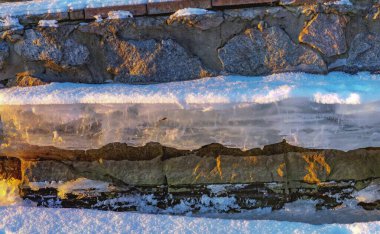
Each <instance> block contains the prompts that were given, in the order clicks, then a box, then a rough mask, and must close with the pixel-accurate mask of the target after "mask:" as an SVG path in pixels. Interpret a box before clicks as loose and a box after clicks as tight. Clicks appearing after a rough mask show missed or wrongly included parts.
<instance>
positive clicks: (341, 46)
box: [299, 14, 347, 57]
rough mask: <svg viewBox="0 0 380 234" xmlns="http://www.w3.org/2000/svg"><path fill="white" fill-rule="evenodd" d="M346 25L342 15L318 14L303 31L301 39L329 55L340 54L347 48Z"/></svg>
mask: <svg viewBox="0 0 380 234" xmlns="http://www.w3.org/2000/svg"><path fill="white" fill-rule="evenodd" d="M345 25H346V20H345V19H344V18H343V17H342V16H338V15H333V14H318V15H317V16H315V17H314V18H313V19H312V20H311V21H310V22H309V23H308V24H307V25H306V27H305V28H304V29H303V30H302V31H301V33H300V35H299V40H300V42H303V43H305V44H308V45H310V46H311V47H313V48H315V49H317V50H319V51H321V53H323V54H324V55H326V56H328V57H331V56H335V55H340V54H343V53H345V52H346V50H347V45H346V37H345V34H344V28H345Z"/></svg>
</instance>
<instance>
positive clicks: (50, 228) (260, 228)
mask: <svg viewBox="0 0 380 234" xmlns="http://www.w3.org/2000/svg"><path fill="white" fill-rule="evenodd" d="M2 232H4V233H324V234H328V233H380V222H368V223H354V224H328V225H311V224H305V223H296V222H280V221H266V220H257V221H256V220H228V219H208V218H191V217H181V216H166V215H148V214H137V213H115V212H104V211H95V210H75V209H47V208H32V207H0V233H2Z"/></svg>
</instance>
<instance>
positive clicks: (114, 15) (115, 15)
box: [107, 11, 133, 19]
mask: <svg viewBox="0 0 380 234" xmlns="http://www.w3.org/2000/svg"><path fill="white" fill-rule="evenodd" d="M126 18H133V15H132V13H131V12H129V11H110V12H108V18H107V19H126Z"/></svg>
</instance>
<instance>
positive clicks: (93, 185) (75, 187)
mask: <svg viewBox="0 0 380 234" xmlns="http://www.w3.org/2000/svg"><path fill="white" fill-rule="evenodd" d="M57 190H58V197H60V198H65V197H66V194H68V193H72V194H78V193H77V192H78V191H79V192H80V191H84V190H91V191H92V192H94V191H96V192H108V191H110V184H109V183H107V182H103V181H95V180H89V179H86V178H78V179H76V180H73V181H68V182H65V183H62V184H59V185H58V187H57Z"/></svg>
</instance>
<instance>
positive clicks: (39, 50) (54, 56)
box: [15, 29, 89, 66]
mask: <svg viewBox="0 0 380 234" xmlns="http://www.w3.org/2000/svg"><path fill="white" fill-rule="evenodd" d="M15 51H16V52H17V53H18V55H20V56H21V57H23V58H25V59H26V60H28V61H49V62H53V63H55V64H62V65H66V66H78V65H83V64H85V63H86V62H87V59H88V57H89V51H88V49H87V48H86V47H85V46H83V45H80V44H79V43H77V42H76V41H74V40H73V39H68V40H59V39H57V38H55V37H49V35H48V34H42V33H41V32H39V31H37V30H33V29H29V30H26V31H25V39H24V40H22V41H19V42H17V43H16V44H15Z"/></svg>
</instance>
